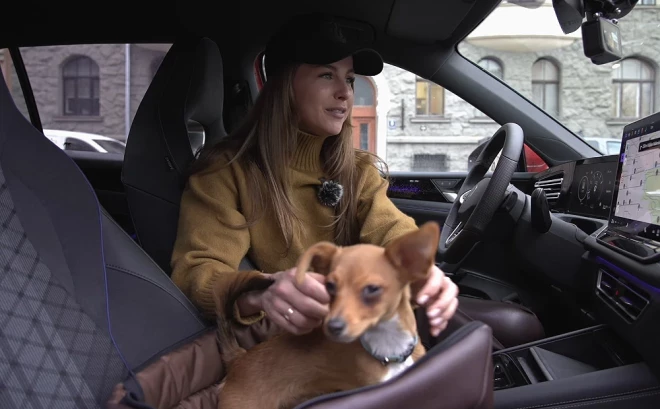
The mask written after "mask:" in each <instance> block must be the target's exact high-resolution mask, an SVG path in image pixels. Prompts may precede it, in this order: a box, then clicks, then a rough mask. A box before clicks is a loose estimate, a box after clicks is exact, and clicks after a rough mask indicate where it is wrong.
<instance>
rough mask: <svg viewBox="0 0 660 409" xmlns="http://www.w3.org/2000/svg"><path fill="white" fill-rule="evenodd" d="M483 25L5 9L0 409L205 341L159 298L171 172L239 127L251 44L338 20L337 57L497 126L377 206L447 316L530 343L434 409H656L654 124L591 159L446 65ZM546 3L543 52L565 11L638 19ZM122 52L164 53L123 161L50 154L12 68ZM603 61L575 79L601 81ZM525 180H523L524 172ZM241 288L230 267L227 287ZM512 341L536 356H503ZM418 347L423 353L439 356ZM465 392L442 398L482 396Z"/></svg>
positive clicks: (407, 176)
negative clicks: (390, 69) (365, 60)
mask: <svg viewBox="0 0 660 409" xmlns="http://www.w3.org/2000/svg"><path fill="white" fill-rule="evenodd" d="M501 3H502V2H501V1H500V0H482V1H476V0H467V1H466V0H445V1H430V0H405V1H404V0H387V1H373V0H357V1H355V2H348V1H344V0H338V1H335V2H332V3H319V2H303V1H299V0H291V1H286V2H266V1H261V0H251V1H244V2H223V3H213V2H206V1H203V0H189V1H186V2H183V1H173V2H166V3H160V4H159V5H158V7H157V8H156V9H152V8H145V9H144V10H141V9H139V8H137V7H136V6H134V5H132V4H123V3H118V4H113V5H112V6H107V8H104V9H103V12H101V13H98V12H94V11H92V10H91V9H90V8H89V7H85V6H84V5H83V4H78V3H75V2H73V3H67V4H66V5H64V4H58V5H40V6H39V8H40V11H39V12H38V13H35V11H34V10H31V8H33V7H34V6H33V5H27V4H16V5H15V7H16V8H17V10H19V12H18V14H17V16H20V15H26V16H30V18H29V19H26V20H25V21H21V22H20V24H16V23H14V22H12V23H10V24H3V25H1V26H0V50H6V51H7V52H6V53H5V58H8V57H7V56H9V57H10V58H11V61H12V64H13V69H14V70H15V72H14V74H13V75H14V76H15V78H14V79H15V80H16V81H15V84H16V85H15V87H14V88H12V87H8V86H7V85H8V84H5V83H3V84H0V178H1V179H2V184H0V193H1V194H0V215H1V217H2V221H3V224H2V226H3V229H2V241H3V244H4V245H3V246H2V247H1V249H0V260H1V263H2V265H3V272H2V273H0V294H1V296H0V346H1V347H0V406H1V407H2V408H4V407H35V408H40V407H44V408H46V407H102V406H104V405H105V402H107V400H108V397H109V395H110V393H111V391H112V389H113V387H114V386H115V385H116V384H117V383H119V382H122V381H123V380H124V379H125V378H126V377H127V375H129V374H131V373H133V372H137V371H139V370H140V369H142V368H145V367H146V366H148V365H149V364H150V363H152V362H154V361H155V360H157V359H158V357H161V356H163V354H166V353H167V352H169V351H172V350H174V349H176V348H178V347H180V346H182V345H185V344H186V343H188V342H190V341H191V340H194V339H196V338H198V337H199V336H201V335H203V334H208V333H209V332H210V331H213V330H214V325H215V323H212V322H208V321H206V320H205V319H204V318H203V317H202V316H201V315H200V314H199V312H198V311H197V310H196V308H195V307H194V306H193V305H192V303H191V302H190V301H189V300H188V299H187V298H186V297H185V295H183V293H181V292H180V291H179V289H178V288H177V287H176V286H175V285H174V284H173V282H172V281H171V280H170V278H169V274H170V255H171V250H172V247H173V244H174V240H175V238H176V228H177V219H178V209H179V201H180V198H181V194H182V192H183V189H184V188H185V183H186V175H187V173H186V171H187V169H188V167H189V166H190V164H191V163H192V162H193V161H194V160H195V155H196V153H197V151H198V149H199V148H200V147H201V146H202V145H204V144H213V143H214V142H216V141H217V140H219V139H221V138H222V137H224V136H226V135H227V134H229V133H231V132H232V130H233V129H236V128H237V127H238V126H239V124H240V123H241V120H242V119H243V118H244V117H245V115H246V113H247V112H248V110H249V109H250V106H251V105H252V104H253V103H254V100H255V99H256V98H257V96H258V94H259V90H260V88H261V86H262V85H263V84H264V83H265V82H267V77H266V76H265V71H264V69H263V63H264V61H263V55H262V52H263V49H264V47H265V44H266V41H267V40H268V37H269V36H270V35H271V34H272V33H274V32H275V30H276V29H277V28H278V26H279V25H280V24H281V22H283V21H285V20H286V19H288V18H290V17H291V16H293V15H295V14H299V13H307V12H317V11H321V12H325V13H331V14H333V15H335V16H337V17H338V18H341V22H342V29H343V30H345V32H346V33H348V35H350V36H351V39H353V40H354V41H359V42H361V43H363V44H365V46H369V47H372V48H374V49H376V50H377V51H378V52H379V53H380V54H381V55H382V57H383V59H384V61H385V62H386V63H387V64H389V65H391V66H394V67H401V68H402V69H405V70H407V71H409V72H411V73H414V74H415V75H416V76H419V77H423V78H425V79H427V80H428V81H430V82H432V83H434V84H439V85H441V86H442V87H444V89H446V90H447V91H449V92H451V93H453V94H455V95H457V96H459V97H460V98H461V99H462V100H464V101H466V102H467V103H469V104H471V105H472V106H473V107H474V108H475V109H477V110H479V111H481V112H482V113H484V114H485V115H487V116H488V117H489V118H491V119H492V120H493V121H494V123H495V124H497V126H496V127H495V129H496V131H495V132H493V133H492V136H490V135H489V137H487V138H485V139H483V141H482V142H480V144H479V146H478V147H477V148H476V149H475V150H474V151H473V152H472V154H471V155H470V159H469V165H467V163H466V166H467V167H466V169H465V170H462V171H427V172H419V171H392V172H390V174H389V179H390V185H389V190H388V196H389V197H390V198H391V200H392V201H393V202H394V203H395V204H396V206H397V207H398V208H399V209H400V210H401V211H402V212H404V213H406V214H408V215H409V216H411V217H413V218H414V219H415V221H416V222H417V223H418V225H421V224H423V223H425V222H427V221H431V220H433V221H438V222H439V223H440V224H441V226H443V228H442V236H441V244H440V246H439V249H438V256H437V264H438V266H440V267H441V268H442V269H443V271H445V272H446V274H447V275H449V276H450V277H452V279H453V280H454V282H456V283H457V284H458V286H459V289H460V294H461V297H462V302H464V303H466V304H467V303H470V302H471V301H473V300H483V301H487V304H484V305H486V307H484V310H483V311H482V313H481V314H480V316H481V317H484V321H487V319H486V318H488V319H491V320H492V321H491V322H495V323H496V322H498V321H499V320H506V319H507V311H508V310H507V309H519V310H524V311H529V312H530V314H533V315H534V316H535V317H537V318H538V321H539V325H540V326H541V327H542V328H541V330H540V331H539V330H538V329H536V328H531V326H530V325H527V324H524V325H523V324H520V326H519V327H518V328H516V331H515V332H516V334H503V335H501V336H500V337H499V339H498V337H497V336H496V337H495V339H492V340H491V339H489V340H488V342H491V341H492V343H493V345H492V346H493V348H492V353H491V356H490V358H489V359H488V365H487V366H485V367H486V370H487V371H490V373H489V375H488V377H487V378H486V382H489V383H491V385H490V391H491V392H492V402H490V403H491V405H490V406H477V404H474V405H473V406H461V405H460V401H461V399H460V396H459V399H458V401H459V402H458V403H456V404H455V405H454V403H451V404H449V403H447V404H446V405H444V406H443V405H442V403H438V406H437V407H438V408H440V407H443V408H454V407H456V408H459V407H494V408H502V409H504V408H512V409H513V408H557V409H558V408H572V407H589V408H620V407H621V408H630V407H635V408H656V407H660V378H659V376H660V352H658V348H657V345H658V344H659V341H660V331H659V330H658V325H656V324H654V322H656V321H655V320H660V265H659V264H658V262H659V261H660V255H658V251H660V250H659V249H660V216H656V213H655V212H656V211H657V207H654V206H655V204H656V203H657V199H655V198H654V191H653V190H654V189H653V188H652V186H653V183H654V181H653V179H654V177H655V176H657V175H658V169H660V168H659V165H658V163H659V161H660V155H659V156H655V152H656V151H655V150H654V149H655V148H656V147H657V146H660V145H658V144H657V143H654V142H655V141H656V140H657V139H656V138H657V136H660V133H657V132H660V114H659V113H657V110H655V111H653V112H650V113H649V115H640V116H639V118H636V119H634V120H631V121H629V122H628V123H626V124H625V127H623V132H622V133H621V134H620V135H618V137H619V138H620V139H621V140H622V143H621V148H620V149H621V150H620V152H618V153H617V154H613V155H603V154H602V153H601V152H599V151H598V150H596V149H595V148H594V147H593V146H592V145H590V144H589V143H587V142H586V141H585V140H583V139H582V138H580V137H579V136H577V135H576V134H575V133H574V132H573V131H572V130H570V129H569V128H568V127H567V126H565V125H564V124H563V123H562V122H560V121H558V120H557V119H556V118H554V117H553V116H551V115H549V114H548V113H547V112H545V111H544V110H543V109H541V108H539V107H538V106H537V105H536V104H534V103H533V102H531V101H530V100H529V99H528V98H527V97H526V96H524V95H523V94H522V93H521V92H519V91H518V90H516V89H514V88H513V87H512V86H510V85H509V84H507V83H505V82H503V81H502V80H501V79H499V78H497V77H496V76H494V75H492V74H491V73H489V72H488V71H487V70H486V69H484V68H483V67H481V66H479V65H478V64H475V63H474V62H473V61H471V60H470V59H468V58H466V57H465V56H464V55H463V54H462V53H461V52H459V48H458V47H459V44H460V43H461V42H462V41H463V40H464V39H465V38H466V37H467V36H469V35H470V33H472V32H473V31H474V30H475V29H476V28H477V27H478V26H479V25H480V24H482V23H483V22H484V20H485V19H487V18H489V16H490V15H491V14H492V13H494V11H495V10H496V9H497V8H498V7H499V6H500V5H501ZM505 3H506V2H505ZM509 3H516V4H515V7H523V8H524V7H529V8H536V7H539V6H540V4H542V3H544V1H542V0H541V1H534V0H532V1H522V0H521V1H509ZM551 3H553V5H554V11H553V13H552V15H550V17H551V18H553V19H554V20H553V22H554V23H556V22H557V21H559V24H560V25H561V26H562V29H565V30H571V28H567V27H568V26H570V25H571V21H574V18H575V15H574V14H573V13H575V11H576V10H578V9H581V13H582V15H581V16H580V17H581V18H580V22H582V17H584V16H585V10H586V14H587V16H591V18H593V16H594V15H598V13H600V15H606V16H610V15H611V16H617V18H619V19H621V21H625V19H626V14H628V13H633V12H637V10H633V7H635V8H636V7H639V5H638V4H637V1H630V0H585V1H584V2H582V1H570V0H561V1H559V0H557V1H553V2H551ZM578 4H579V5H581V6H579V7H578ZM104 7H105V6H104ZM216 9H219V11H217V10H216ZM649 12H654V11H649ZM590 13H591V14H590ZM578 14H579V13H578ZM555 16H556V17H555ZM656 16H657V15H656ZM572 19H573V20H572ZM62 21H69V22H73V21H75V24H62ZM593 21H597V22H598V21H599V20H590V22H593ZM511 24H512V25H515V24H521V25H522V24H523V22H511ZM572 24H574V23H572ZM586 26H587V25H586V24H585V27H586ZM577 27H578V28H579V27H580V25H579V24H578V25H577ZM589 27H591V26H589ZM607 27H609V26H607ZM575 29H576V28H575V27H573V28H572V30H575ZM603 30H605V29H603ZM565 32H566V31H565ZM582 35H583V41H585V48H584V53H587V54H588V53H592V51H591V50H590V49H588V47H587V45H588V44H587V40H586V39H587V35H588V32H587V31H586V29H584V27H583V31H582ZM589 38H592V37H589ZM138 43H139V44H171V47H168V48H167V52H166V54H165V55H164V59H163V60H162V62H160V64H159V65H158V66H157V67H156V69H155V71H154V74H153V79H150V81H147V82H146V84H145V85H144V96H143V97H142V98H141V99H138V100H137V101H135V99H133V100H132V104H133V105H134V109H135V113H134V116H133V119H132V121H130V123H128V124H127V132H126V135H125V136H126V150H125V152H124V153H123V154H116V153H99V152H83V151H76V150H66V151H62V150H61V149H60V148H58V147H57V146H56V145H54V144H52V143H50V142H49V141H48V140H47V139H46V138H45V136H44V135H43V129H44V126H43V125H42V119H40V115H43V112H44V111H43V109H44V107H43V106H42V105H40V104H39V103H38V102H37V101H38V99H39V97H40V96H39V95H40V92H41V91H40V90H39V89H38V88H37V87H36V86H35V85H34V84H33V82H34V81H31V75H32V73H31V71H30V67H29V66H28V64H27V63H26V59H24V58H23V54H25V52H24V51H23V50H24V49H26V48H29V47H59V46H66V45H84V46H88V45H91V46H95V45H100V44H122V45H123V44H138ZM589 44H592V43H589ZM603 44H604V43H603ZM292 46H294V45H292ZM605 49H606V46H602V47H601V48H600V49H599V50H600V51H599V54H598V55H597V56H593V57H591V58H592V61H593V64H601V63H602V61H601V60H599V58H601V59H602V58H606V57H608V58H610V60H608V61H613V59H616V57H617V56H616V55H614V54H616V53H615V52H614V51H611V50H610V54H608V53H607V52H605V51H602V50H605ZM573 51H575V49H573ZM575 52H577V53H582V52H583V49H582V47H580V48H579V49H577V51H575ZM22 53H23V54H22ZM592 54H593V53H592ZM590 55H591V54H590ZM594 55H595V54H594ZM604 55H605V57H603V56H604ZM612 55H614V57H612ZM619 57H620V56H619ZM581 58H584V59H587V60H588V59H589V57H587V56H586V55H581ZM0 61H2V60H0ZM3 69H4V68H3ZM3 74H5V81H4V82H6V83H8V82H9V80H8V79H7V78H9V77H8V76H7V74H6V73H5V72H4V71H3ZM102 75H103V71H102V70H101V76H102ZM35 84H36V83H35ZM16 87H17V88H16ZM605 88H606V86H603V93H606V92H609V89H605ZM14 89H19V90H20V98H19V95H18V94H17V93H16V92H14V91H13V90H14ZM603 95H605V94H603ZM603 98H610V97H609V96H604V97H603ZM100 109H103V104H101V108H100ZM402 109H403V108H402ZM654 112H655V113H654ZM402 115H403V113H402ZM534 161H540V163H542V164H543V167H542V169H543V170H541V171H538V170H532V169H534V166H532V165H533V162H534ZM534 163H536V162H534ZM658 186H660V184H659V185H658ZM656 189H660V187H658V188H656ZM655 194H656V195H657V193H655ZM253 267H254V266H253V263H251V262H250V260H249V258H248V257H247V256H246V257H245V259H244V260H243V262H242V264H241V268H245V269H250V268H253ZM90 272H94V273H93V274H92V273H90ZM480 316H476V317H465V320H466V321H472V320H476V321H479V320H480ZM422 321H423V320H422ZM422 321H420V324H419V326H420V331H424V330H425V329H427V326H426V324H425V323H424V322H422ZM491 325H492V326H493V327H495V326H496V325H495V324H491ZM478 328H480V327H478V326H474V325H472V326H469V329H470V330H471V331H476V330H477V329H478ZM495 332H496V333H497V331H495ZM530 333H533V334H539V333H540V334H542V335H520V334H530ZM507 335H510V337H507ZM514 335H516V336H517V335H520V337H521V338H524V339H525V341H524V342H516V341H515V339H516V338H515V336H514ZM461 336H464V337H469V336H468V335H466V334H464V333H462V334H461ZM421 337H422V339H423V340H424V342H425V344H426V346H427V347H430V348H432V347H433V346H434V345H438V346H439V347H440V346H442V345H447V344H443V342H447V341H448V342H449V344H453V343H455V342H457V341H456V338H455V337H454V338H452V337H449V338H446V337H445V336H443V335H441V336H440V337H438V338H437V339H431V338H430V336H428V335H424V334H422V335H421ZM488 337H490V335H489V336H488ZM469 341H470V342H475V341H474V340H469ZM459 342H460V341H459ZM466 342H467V341H466ZM483 342H486V341H483ZM488 345H490V344H488ZM444 348H445V349H446V347H444ZM460 353H462V354H468V353H469V350H467V351H466V350H465V349H464V350H461V352H460ZM466 362H467V361H466ZM480 364H482V363H479V365H480ZM466 365H467V363H466ZM479 365H477V364H474V365H473V368H481V369H483V365H482V366H479ZM461 373H462V374H463V375H465V372H461ZM468 373H469V374H470V375H465V377H464V378H460V379H461V382H464V383H470V382H475V383H477V382H483V381H484V380H483V379H479V380H477V378H475V377H474V376H473V374H472V373H470V372H468ZM447 382H448V383H447V385H450V383H449V380H448V381H447ZM399 387H400V384H399ZM459 389H460V388H459ZM460 390H461V391H462V392H461V393H465V394H467V393H476V392H475V390H478V388H477V389H470V388H465V389H460ZM367 392H368V391H365V393H367ZM452 396H453V395H452ZM462 401H463V402H464V403H465V402H474V396H471V397H468V396H464V399H463V400H462ZM452 402H453V401H452ZM323 403H327V401H320V402H315V403H313V404H319V405H321V406H322V404H323ZM487 403H488V402H487ZM313 404H310V406H308V407H312V406H311V405H313ZM470 404H471V405H472V403H470ZM478 404H479V405H483V404H484V402H483V401H479V403H478ZM319 407H320V406H319ZM347 407H350V406H347Z"/></svg>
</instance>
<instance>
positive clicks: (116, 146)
mask: <svg viewBox="0 0 660 409" xmlns="http://www.w3.org/2000/svg"><path fill="white" fill-rule="evenodd" d="M94 142H96V143H98V144H99V145H101V147H102V148H103V149H105V150H106V151H108V153H122V154H123V153H124V151H125V150H126V146H125V145H124V144H123V143H121V142H116V141H109V140H107V139H94Z"/></svg>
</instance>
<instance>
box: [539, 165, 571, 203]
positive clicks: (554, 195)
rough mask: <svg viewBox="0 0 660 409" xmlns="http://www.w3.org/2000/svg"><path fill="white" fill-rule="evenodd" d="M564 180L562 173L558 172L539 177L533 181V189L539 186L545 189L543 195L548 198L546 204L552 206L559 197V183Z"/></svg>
mask: <svg viewBox="0 0 660 409" xmlns="http://www.w3.org/2000/svg"><path fill="white" fill-rule="evenodd" d="M563 182H564V174H563V173H558V174H554V175H552V176H547V177H545V178H543V179H539V180H537V181H536V183H534V189H536V188H538V187H540V188H542V189H543V191H545V197H546V198H547V199H548V204H550V206H552V205H553V204H554V203H555V202H556V201H557V199H559V193H560V192H561V185H562V183H563Z"/></svg>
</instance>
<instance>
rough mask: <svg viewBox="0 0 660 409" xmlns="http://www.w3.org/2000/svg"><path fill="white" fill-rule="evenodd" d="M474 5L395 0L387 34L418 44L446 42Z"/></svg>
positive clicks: (464, 0)
mask: <svg viewBox="0 0 660 409" xmlns="http://www.w3.org/2000/svg"><path fill="white" fill-rule="evenodd" d="M476 3H477V1H476V0H435V1H429V0H396V1H395V2H394V6H393V8H392V14H391V17H390V21H389V23H388V25H387V34H388V35H390V36H392V37H398V38H401V39H406V40H411V41H414V42H419V43H429V44H430V43H434V42H436V41H443V40H447V39H448V38H450V37H451V36H452V34H453V33H454V31H455V30H456V29H457V28H458V27H459V25H460V24H461V23H462V22H463V21H464V20H465V18H466V17H467V16H468V15H469V14H470V11H471V10H472V8H473V7H474V6H475V4H476Z"/></svg>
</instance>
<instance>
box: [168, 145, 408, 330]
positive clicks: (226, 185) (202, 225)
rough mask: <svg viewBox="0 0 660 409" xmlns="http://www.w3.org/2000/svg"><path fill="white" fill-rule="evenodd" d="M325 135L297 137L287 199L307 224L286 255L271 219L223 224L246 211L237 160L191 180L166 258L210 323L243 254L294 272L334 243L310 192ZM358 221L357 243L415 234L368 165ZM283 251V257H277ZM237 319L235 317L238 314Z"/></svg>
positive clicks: (327, 213) (325, 211) (267, 268)
mask: <svg viewBox="0 0 660 409" xmlns="http://www.w3.org/2000/svg"><path fill="white" fill-rule="evenodd" d="M323 141H324V138H321V137H318V136H314V135H309V134H304V133H300V134H299V135H298V145H297V148H296V152H295V154H294V157H293V160H292V162H291V165H290V171H291V172H292V173H291V175H292V178H291V183H292V184H293V186H292V192H293V193H292V194H293V197H292V200H293V203H294V204H295V206H296V207H297V208H298V209H300V211H301V214H300V217H301V219H302V220H303V221H304V222H305V233H306V234H305V235H303V236H300V237H294V238H293V240H292V243H291V248H290V250H289V251H288V252H286V248H285V247H286V246H285V244H284V237H283V235H282V232H281V229H280V228H279V225H278V223H277V221H276V220H275V219H273V218H269V217H262V218H260V219H259V220H258V222H257V223H255V224H253V225H252V226H250V227H248V228H245V229H241V230H239V229H235V228H228V227H225V226H223V224H222V223H221V220H222V221H224V222H226V223H228V224H230V225H241V224H244V223H245V222H246V219H245V217H244V216H243V214H241V209H249V208H250V200H251V197H250V196H249V191H248V189H247V183H246V175H245V173H244V171H243V169H242V168H241V165H240V164H239V163H238V162H239V161H236V162H234V163H232V164H231V165H230V166H219V167H215V168H214V171H213V172H203V173H198V174H195V175H193V176H192V177H191V178H190V179H189V181H188V185H187V188H186V190H185V191H184V193H183V197H182V199H181V209H180V216H179V225H178V233H177V239H176V242H175V245H174V250H173V254H172V269H173V270H172V280H173V281H174V283H175V284H176V285H177V286H178V287H179V288H180V289H181V290H182V291H183V293H184V294H186V296H188V297H189V298H190V299H191V300H192V302H193V303H194V304H195V305H196V306H197V307H198V308H199V309H200V310H201V311H202V313H203V314H204V315H206V316H207V317H209V318H210V319H213V318H214V316H215V305H214V300H213V288H214V286H215V285H223V284H222V282H223V281H225V282H228V281H227V280H228V279H231V275H232V274H240V272H239V271H238V266H239V263H240V261H241V260H242V259H243V257H245V256H246V255H248V256H249V257H250V259H251V261H253V262H254V263H255V264H256V265H257V266H258V268H259V269H260V270H261V271H262V272H264V273H267V274H272V273H276V272H278V271H283V270H286V269H289V268H292V267H295V265H296V262H297V260H298V258H299V257H300V255H301V254H302V253H303V252H304V251H305V250H306V249H307V248H308V247H310V246H311V245H313V244H315V243H316V242H318V241H321V240H327V241H334V234H333V230H332V228H328V227H325V226H328V225H330V224H331V223H332V221H333V215H334V210H333V209H332V208H330V207H328V206H324V205H322V204H321V203H320V202H319V200H318V198H317V196H316V194H317V189H318V187H319V186H320V185H321V181H320V179H321V178H323V177H324V174H323V172H322V170H321V162H320V152H321V147H322V145H323ZM361 168H362V169H363V170H364V172H363V176H362V177H363V178H365V183H364V185H363V186H364V188H363V189H362V191H361V192H360V198H359V204H358V220H359V223H360V226H361V229H360V241H361V242H362V243H371V244H376V245H381V246H384V245H386V244H387V243H388V242H389V241H391V240H392V239H394V238H396V237H398V236H400V235H402V234H405V233H408V232H410V231H412V230H415V229H417V226H416V224H415V222H414V220H413V219H412V218H411V217H409V216H407V215H405V214H404V213H402V212H401V211H399V210H398V209H397V208H396V207H395V206H394V204H393V203H392V202H391V201H390V199H389V198H388V197H387V183H386V181H385V180H384V179H383V178H382V176H381V175H380V173H379V172H378V170H377V169H376V168H374V167H373V166H365V167H362V166H361ZM284 253H286V255H285V256H283V254H284ZM236 318H238V319H239V321H243V320H242V319H241V318H240V317H236Z"/></svg>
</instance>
